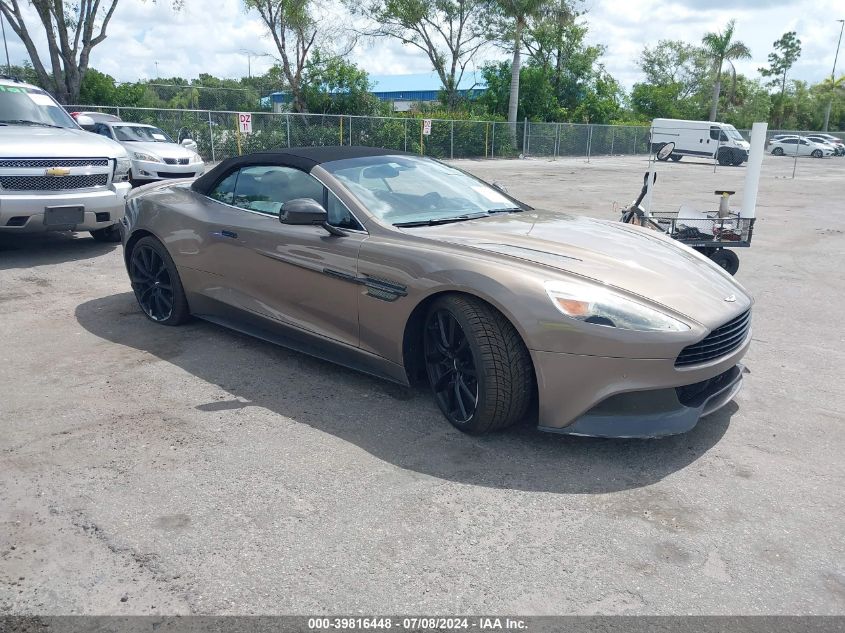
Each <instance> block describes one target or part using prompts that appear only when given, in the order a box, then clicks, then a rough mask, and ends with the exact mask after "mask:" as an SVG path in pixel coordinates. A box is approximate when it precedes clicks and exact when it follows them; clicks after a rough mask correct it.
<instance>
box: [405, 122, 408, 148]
mask: <svg viewBox="0 0 845 633" xmlns="http://www.w3.org/2000/svg"><path fill="white" fill-rule="evenodd" d="M405 151H406V152H407V151H408V119H407V118H406V119H405Z"/></svg>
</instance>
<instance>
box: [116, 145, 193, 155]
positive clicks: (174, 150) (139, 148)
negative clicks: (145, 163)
mask: <svg viewBox="0 0 845 633" xmlns="http://www.w3.org/2000/svg"><path fill="white" fill-rule="evenodd" d="M123 146H124V147H125V148H126V151H127V152H143V153H144V154H152V155H153V156H158V157H159V158H190V157H191V156H193V155H194V153H193V152H192V151H190V150H188V149H186V148H184V147H182V146H181V145H179V144H177V143H157V142H155V141H150V142H144V141H126V142H124V143H123Z"/></svg>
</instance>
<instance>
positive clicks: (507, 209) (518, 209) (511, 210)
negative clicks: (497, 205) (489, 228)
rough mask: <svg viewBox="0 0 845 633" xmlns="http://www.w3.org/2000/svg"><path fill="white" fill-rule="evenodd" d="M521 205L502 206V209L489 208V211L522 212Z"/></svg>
mask: <svg viewBox="0 0 845 633" xmlns="http://www.w3.org/2000/svg"><path fill="white" fill-rule="evenodd" d="M521 212H522V209H521V208H520V207H502V208H501V209H487V213H521Z"/></svg>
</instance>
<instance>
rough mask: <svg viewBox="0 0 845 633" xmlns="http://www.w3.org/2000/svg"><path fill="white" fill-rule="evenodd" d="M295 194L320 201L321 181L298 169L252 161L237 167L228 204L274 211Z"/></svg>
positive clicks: (264, 211) (269, 211)
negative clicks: (258, 163)
mask: <svg viewBox="0 0 845 633" xmlns="http://www.w3.org/2000/svg"><path fill="white" fill-rule="evenodd" d="M295 198H311V199H313V200H316V201H317V202H319V203H320V204H322V203H323V185H321V184H320V183H319V182H318V181H317V180H315V179H314V178H312V177H311V176H309V175H308V174H306V173H305V172H302V171H299V170H298V169H293V168H291V167H276V166H269V165H256V166H254V167H244V168H243V169H241V171H240V174H239V175H238V182H237V185H236V186H235V195H234V201H233V202H232V203H231V204H233V205H234V206H236V207H241V208H242V209H249V210H250V211H257V212H259V213H266V214H267V215H278V214H279V211H280V210H281V208H282V205H283V204H284V203H285V202H287V201H288V200H293V199H295Z"/></svg>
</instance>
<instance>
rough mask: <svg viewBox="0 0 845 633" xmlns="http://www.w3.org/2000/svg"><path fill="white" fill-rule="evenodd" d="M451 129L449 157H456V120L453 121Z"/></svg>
mask: <svg viewBox="0 0 845 633" xmlns="http://www.w3.org/2000/svg"><path fill="white" fill-rule="evenodd" d="M451 124H452V125H451V127H450V129H449V158H455V122H454V121H452V122H451Z"/></svg>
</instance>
